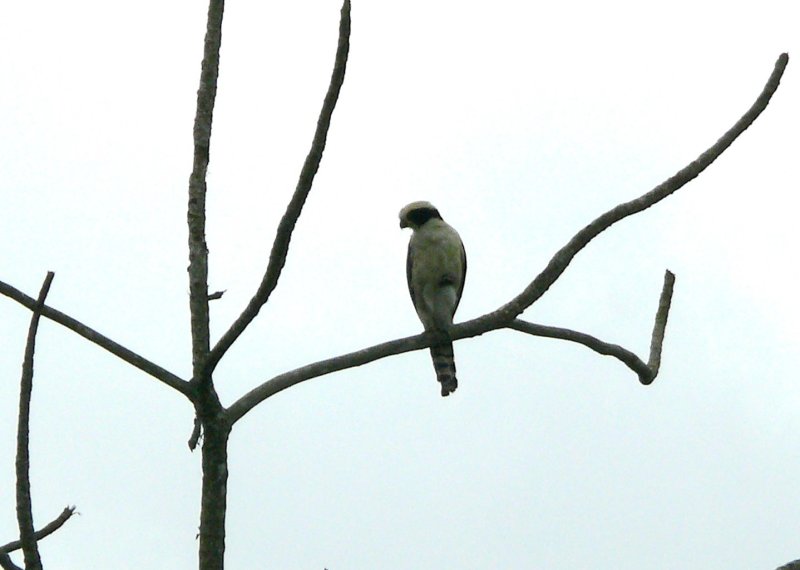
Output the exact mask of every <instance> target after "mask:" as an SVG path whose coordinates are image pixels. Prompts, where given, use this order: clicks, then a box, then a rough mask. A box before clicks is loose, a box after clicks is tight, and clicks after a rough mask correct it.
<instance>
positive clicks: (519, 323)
mask: <svg viewBox="0 0 800 570" xmlns="http://www.w3.org/2000/svg"><path fill="white" fill-rule="evenodd" d="M674 286H675V275H674V274H673V273H672V272H671V271H669V270H667V271H666V272H665V273H664V285H663V286H662V288H661V297H660V298H659V301H658V311H657V312H656V318H655V322H654V323H653V333H652V335H651V338H650V358H649V359H648V361H647V362H646V363H645V362H643V361H642V360H641V359H640V358H639V357H638V356H636V355H635V354H634V353H633V352H631V351H630V350H628V349H626V348H623V347H621V346H619V345H618V344H610V343H608V342H604V341H602V340H600V339H599V338H596V337H593V336H592V335H589V334H586V333H582V332H578V331H574V330H571V329H565V328H561V327H550V326H546V325H538V324H536V323H530V322H528V321H523V320H521V319H514V320H513V321H512V322H511V324H510V325H509V326H508V328H510V329H514V330H517V331H520V332H524V333H527V334H531V335H534V336H543V337H547V338H558V339H561V340H568V341H570V342H577V343H578V344H582V345H583V346H586V347H588V348H591V349H592V350H593V351H595V352H596V353H598V354H603V355H606V356H613V357H614V358H616V359H617V360H619V361H620V362H622V363H623V364H625V366H627V367H628V368H630V369H631V370H633V371H634V372H635V373H636V374H637V376H639V382H641V383H642V384H644V385H648V384H651V383H652V382H653V380H655V378H656V376H658V369H659V367H660V366H661V348H662V345H663V344H664V331H665V329H666V328H667V318H668V317H669V306H670V303H671V302H672V291H673V288H674Z"/></svg>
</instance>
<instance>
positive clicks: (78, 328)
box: [0, 281, 194, 400]
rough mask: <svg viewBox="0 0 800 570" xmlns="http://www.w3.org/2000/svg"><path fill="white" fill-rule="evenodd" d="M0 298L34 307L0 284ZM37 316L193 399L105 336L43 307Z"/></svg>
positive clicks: (184, 385)
mask: <svg viewBox="0 0 800 570" xmlns="http://www.w3.org/2000/svg"><path fill="white" fill-rule="evenodd" d="M0 294H3V295H5V296H6V297H9V298H11V299H13V300H15V301H16V302H17V303H19V304H20V305H23V306H24V307H27V308H28V309H30V310H34V308H35V307H36V299H33V298H31V297H29V296H28V295H26V294H25V293H23V292H22V291H20V290H19V289H16V288H14V287H12V286H11V285H9V284H7V283H4V282H2V281H0ZM41 313H42V316H43V317H47V318H48V319H50V320H51V321H55V322H57V323H58V324H60V325H61V326H64V327H66V328H68V329H69V330H71V331H73V332H75V333H77V334H79V335H80V336H82V337H83V338H85V339H86V340H88V341H89V342H92V343H94V344H96V345H97V346H99V347H101V348H104V349H105V350H107V351H108V352H110V353H111V354H113V355H114V356H116V357H118V358H120V359H121V360H124V361H125V362H127V363H128V364H130V365H132V366H135V367H136V368H138V369H139V370H141V371H142V372H146V373H147V374H149V375H150V376H152V377H153V378H155V379H157V380H160V381H161V382H163V383H164V384H166V385H167V386H169V387H171V388H174V389H175V390H177V391H178V392H180V393H181V394H183V395H184V396H186V397H187V398H189V399H190V400H192V399H193V398H194V392H193V389H192V388H191V386H190V385H189V383H188V382H187V381H186V380H183V379H182V378H180V377H179V376H176V375H175V374H173V373H172V372H170V371H169V370H166V369H164V368H162V367H161V366H159V365H158V364H156V363H154V362H151V361H149V360H147V359H146V358H144V357H143V356H140V355H138V354H136V353H135V352H133V351H132V350H130V349H128V348H125V347H124V346H122V345H121V344H119V343H117V342H114V341H113V340H111V339H110V338H108V337H107V336H104V335H102V334H100V333H99V332H97V331H96V330H94V329H92V328H90V327H88V326H86V325H84V324H83V323H82V322H80V321H78V320H76V319H74V318H72V317H70V316H69V315H66V314H64V313H62V312H61V311H58V310H56V309H53V308H52V307H48V306H47V305H44V306H43V307H42V309H41Z"/></svg>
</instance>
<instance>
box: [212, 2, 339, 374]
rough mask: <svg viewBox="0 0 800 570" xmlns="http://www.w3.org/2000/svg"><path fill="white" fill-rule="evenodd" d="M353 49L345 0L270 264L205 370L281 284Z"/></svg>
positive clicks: (228, 346)
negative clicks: (313, 124)
mask: <svg viewBox="0 0 800 570" xmlns="http://www.w3.org/2000/svg"><path fill="white" fill-rule="evenodd" d="M349 50H350V0H345V1H344V4H343V5H342V10H341V19H340V21H339V42H338V47H337V49H336V58H335V62H334V66H333V73H332V75H331V81H330V85H329V86H328V92H327V94H326V95H325V100H324V102H323V104H322V110H321V111H320V114H319V119H318V120H317V129H316V132H315V133H314V140H313V142H312V143H311V150H309V152H308V156H306V160H305V162H304V164H303V168H302V170H301V171H300V177H299V179H298V181H297V187H296V188H295V191H294V195H292V199H291V200H290V201H289V205H288V206H287V207H286V212H285V213H284V214H283V217H282V218H281V221H280V223H279V224H278V230H277V232H276V235H275V241H274V242H273V244H272V251H271V252H270V254H269V264H268V265H267V269H266V272H265V273H264V277H263V278H262V279H261V284H260V285H259V286H258V289H257V290H256V293H255V295H253V298H252V299H251V300H250V302H249V303H248V304H247V307H245V309H244V311H242V314H241V315H239V318H237V319H236V321H234V323H233V324H232V325H231V326H230V328H229V329H228V330H227V331H226V332H225V334H223V335H222V337H221V338H220V339H219V341H218V342H217V344H216V345H215V346H214V348H213V350H212V351H211V354H210V355H209V358H208V363H207V366H206V374H208V373H209V372H210V371H212V370H213V369H214V367H215V366H216V365H217V363H218V362H219V360H220V359H221V358H222V356H223V355H224V354H225V352H226V351H227V350H228V349H229V348H230V347H231V345H232V344H233V343H234V342H235V341H236V339H237V338H239V335H241V334H242V333H243V332H244V330H245V329H246V328H247V326H248V325H249V324H250V323H251V322H252V321H253V319H255V318H256V315H258V312H259V311H260V310H261V307H262V306H264V304H265V303H266V302H267V300H268V299H269V296H270V295H271V294H272V291H274V290H275V287H276V286H277V285H278V278H279V277H280V275H281V271H282V270H283V266H284V264H285V263H286V255H287V253H288V251H289V242H290V240H291V239H292V232H293V231H294V227H295V225H296V223H297V220H298V218H299V217H300V213H301V212H302V210H303V205H304V204H305V202H306V198H307V197H308V194H309V192H310V191H311V185H312V184H313V182H314V176H315V175H316V173H317V170H318V169H319V165H320V161H321V160H322V153H323V151H324V150H325V142H326V140H327V137H328V129H329V128H330V125H331V117H332V116H333V110H334V108H335V107H336V102H337V100H338V99H339V92H340V91H341V88H342V84H343V83H344V74H345V70H346V69H347V55H348V52H349Z"/></svg>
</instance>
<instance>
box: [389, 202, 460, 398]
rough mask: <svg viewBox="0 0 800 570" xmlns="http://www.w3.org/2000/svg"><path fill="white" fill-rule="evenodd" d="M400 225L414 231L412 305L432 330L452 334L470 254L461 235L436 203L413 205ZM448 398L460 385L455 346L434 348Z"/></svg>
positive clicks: (408, 273) (409, 264) (410, 255)
mask: <svg viewBox="0 0 800 570" xmlns="http://www.w3.org/2000/svg"><path fill="white" fill-rule="evenodd" d="M400 227H401V228H411V229H412V230H413V232H414V233H413V234H411V239H410V240H409V242H408V258H407V259H406V278H407V279H408V291H409V292H410V293H411V301H412V302H413V303H414V308H415V309H416V310H417V315H418V316H419V320H420V321H422V325H423V326H424V327H425V330H426V331H429V332H438V333H445V334H446V333H447V332H448V331H449V329H450V326H451V325H452V324H453V315H454V314H455V312H456V309H457V308H458V302H459V301H460V300H461V293H462V291H463V290H464V278H465V277H466V275H467V256H466V253H465V252H464V244H463V243H461V237H460V236H459V235H458V232H457V231H456V230H454V229H453V228H452V227H450V225H448V224H447V223H446V222H445V221H444V220H443V219H442V216H441V215H440V214H439V210H437V209H436V208H435V207H434V206H433V204H431V203H430V202H412V203H411V204H409V205H408V206H406V207H405V208H403V209H402V210H400ZM431 358H432V359H433V367H434V369H435V370H436V379H437V380H438V381H439V383H440V384H441V385H442V396H447V395H449V394H450V393H451V392H454V391H455V389H456V388H457V387H458V380H457V379H456V363H455V360H454V359H453V343H452V342H450V341H447V342H444V343H442V344H437V345H434V346H432V347H431Z"/></svg>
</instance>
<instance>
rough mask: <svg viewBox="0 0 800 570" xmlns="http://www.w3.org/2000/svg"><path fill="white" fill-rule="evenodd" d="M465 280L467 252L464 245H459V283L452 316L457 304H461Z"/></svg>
mask: <svg viewBox="0 0 800 570" xmlns="http://www.w3.org/2000/svg"><path fill="white" fill-rule="evenodd" d="M466 280H467V251H466V250H465V249H464V244H463V242H462V244H461V283H460V284H459V285H458V292H457V293H456V306H455V307H454V308H453V314H455V312H456V309H458V304H459V303H460V302H461V293H463V292H464V282H465V281H466Z"/></svg>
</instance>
